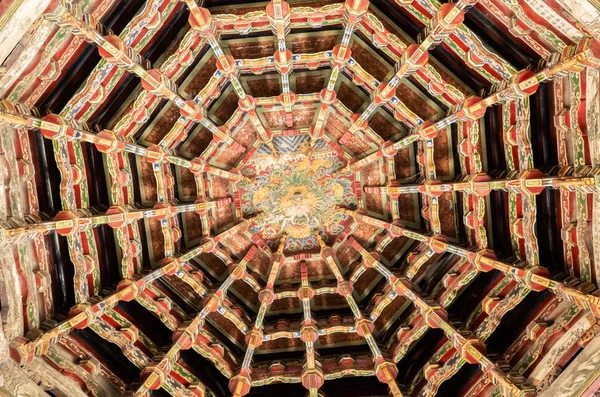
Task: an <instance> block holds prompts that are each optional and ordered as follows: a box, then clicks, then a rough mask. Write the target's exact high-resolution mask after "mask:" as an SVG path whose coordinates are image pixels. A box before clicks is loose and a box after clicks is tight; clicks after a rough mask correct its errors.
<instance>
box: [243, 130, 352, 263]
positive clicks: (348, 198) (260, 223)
mask: <svg viewBox="0 0 600 397" xmlns="http://www.w3.org/2000/svg"><path fill="white" fill-rule="evenodd" d="M273 145H274V147H275V149H276V150H277V151H278V153H279V154H278V155H275V156H273V155H272V154H271V153H270V150H269V149H267V148H266V147H265V146H263V147H261V148H260V149H259V150H258V151H257V153H256V154H255V155H254V156H253V157H252V158H250V160H249V161H248V162H247V163H246V165H245V166H244V168H243V169H242V170H241V171H242V174H243V175H244V176H245V177H246V179H245V180H244V181H242V182H241V183H240V185H239V186H240V194H241V201H242V203H241V204H242V212H243V213H244V216H251V215H253V214H256V213H259V214H261V216H259V217H257V222H256V225H255V226H254V230H253V232H255V233H259V234H260V235H261V237H262V238H263V240H264V241H265V242H266V243H267V245H271V244H272V243H273V242H274V241H276V240H277V239H278V237H279V236H280V235H281V234H282V233H285V234H287V236H288V239H287V245H286V249H288V250H290V251H310V250H311V249H313V248H317V247H318V243H317V241H316V239H315V232H319V233H320V234H321V235H323V236H324V237H325V238H327V239H330V238H335V236H337V235H338V234H339V233H341V232H342V231H343V230H344V228H345V227H346V226H348V224H349V223H350V222H349V219H348V217H347V215H345V214H341V213H340V212H339V211H337V209H336V206H337V205H340V206H343V207H355V206H356V196H355V195H354V191H353V186H352V185H353V182H354V180H353V177H351V176H336V175H335V171H336V170H337V169H339V168H341V167H342V166H343V165H344V162H343V161H342V160H341V159H340V158H339V154H338V153H336V152H335V151H333V150H331V149H329V147H328V146H326V144H325V142H323V141H320V140H319V141H317V143H316V144H315V145H314V147H311V146H310V145H309V138H308V136H306V135H296V136H291V137H289V136H282V137H275V138H274V139H273Z"/></svg>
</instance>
